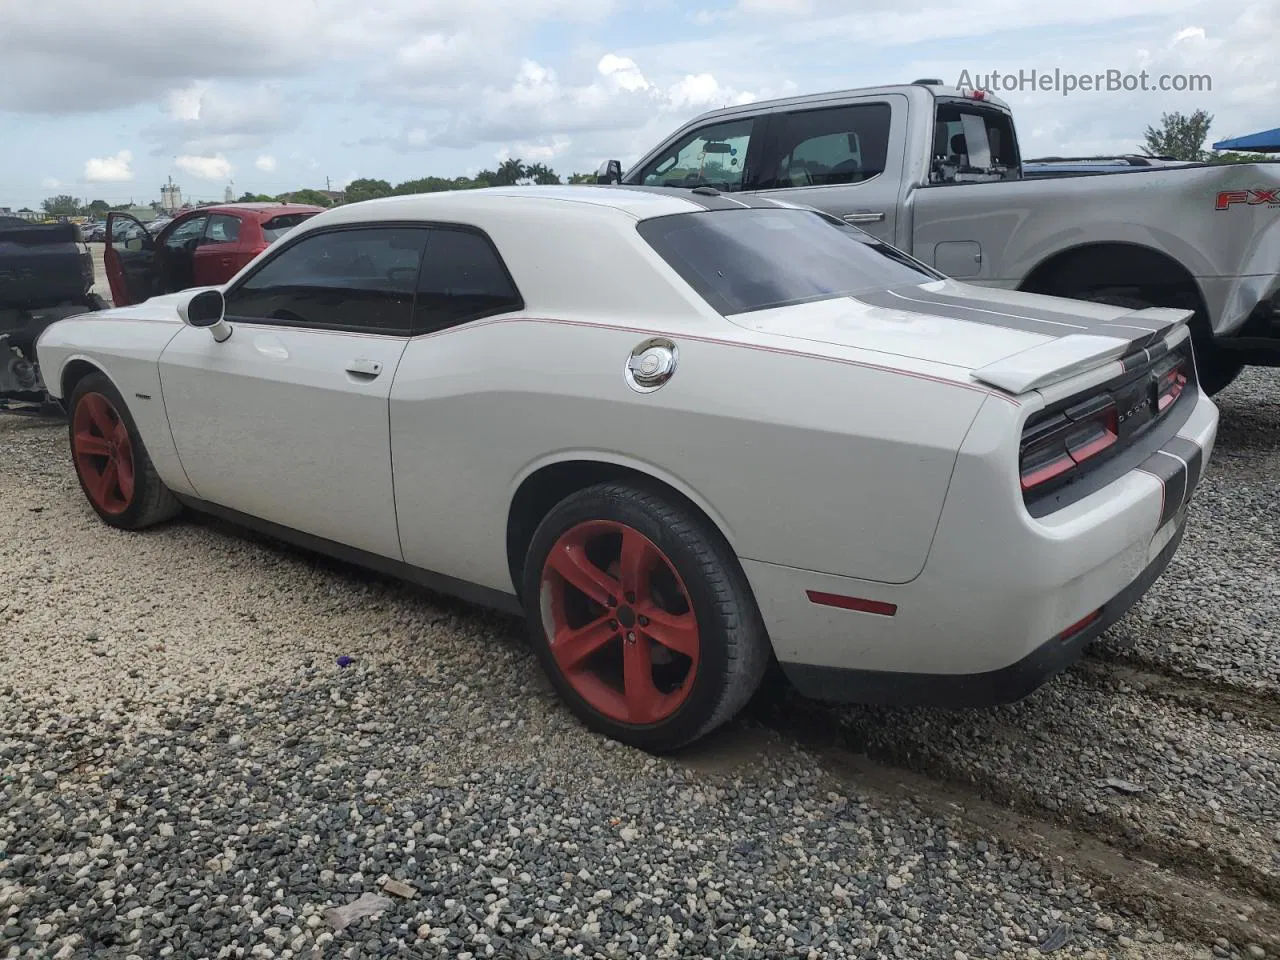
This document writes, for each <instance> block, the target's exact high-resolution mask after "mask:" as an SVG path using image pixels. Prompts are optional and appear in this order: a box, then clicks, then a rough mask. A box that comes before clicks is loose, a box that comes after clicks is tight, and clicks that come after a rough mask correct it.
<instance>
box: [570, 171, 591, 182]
mask: <svg viewBox="0 0 1280 960" xmlns="http://www.w3.org/2000/svg"><path fill="white" fill-rule="evenodd" d="M569 182H570V183H595V182H596V175H595V174H594V173H571V174H569Z"/></svg>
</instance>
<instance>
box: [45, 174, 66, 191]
mask: <svg viewBox="0 0 1280 960" xmlns="http://www.w3.org/2000/svg"><path fill="white" fill-rule="evenodd" d="M40 186H42V187H44V188H45V189H46V190H57V189H58V188H59V187H60V186H62V181H61V180H59V179H58V178H57V177H45V178H44V179H43V180H41V181H40Z"/></svg>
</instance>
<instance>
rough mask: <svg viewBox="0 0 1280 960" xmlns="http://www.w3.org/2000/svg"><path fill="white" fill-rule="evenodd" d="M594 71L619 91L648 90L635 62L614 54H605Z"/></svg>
mask: <svg viewBox="0 0 1280 960" xmlns="http://www.w3.org/2000/svg"><path fill="white" fill-rule="evenodd" d="M596 70H597V71H598V72H599V73H600V75H601V76H603V77H608V78H609V79H610V80H612V81H613V83H614V85H615V86H616V87H617V88H618V89H619V90H648V89H649V81H648V80H646V79H645V77H644V74H643V73H641V72H640V68H639V67H637V66H636V62H635V61H634V60H632V59H631V58H630V57H620V56H618V55H617V54H615V53H606V54H605V55H604V56H603V57H601V58H600V62H599V63H598V64H596Z"/></svg>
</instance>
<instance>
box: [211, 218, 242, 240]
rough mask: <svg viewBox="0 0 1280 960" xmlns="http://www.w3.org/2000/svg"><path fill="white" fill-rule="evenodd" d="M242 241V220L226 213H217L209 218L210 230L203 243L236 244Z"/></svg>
mask: <svg viewBox="0 0 1280 960" xmlns="http://www.w3.org/2000/svg"><path fill="white" fill-rule="evenodd" d="M239 239H240V218H239V217H233V216H231V215H230V214H226V213H215V214H214V215H213V216H212V217H210V218H209V229H208V230H206V231H205V232H204V239H203V241H202V242H203V243H235V242H236V241H237V240H239Z"/></svg>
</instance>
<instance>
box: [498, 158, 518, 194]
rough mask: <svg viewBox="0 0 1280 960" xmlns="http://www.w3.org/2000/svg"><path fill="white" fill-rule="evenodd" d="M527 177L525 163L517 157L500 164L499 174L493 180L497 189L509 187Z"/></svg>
mask: <svg viewBox="0 0 1280 960" xmlns="http://www.w3.org/2000/svg"><path fill="white" fill-rule="evenodd" d="M524 175H525V168H524V163H523V162H522V161H521V160H520V159H519V158H517V157H512V158H511V159H510V160H503V161H502V163H500V164H498V170H497V174H496V176H495V177H494V179H493V185H494V186H495V187H507V186H511V185H512V184H514V183H515V182H516V181H517V180H519V179H520V178H521V177H523V176H524Z"/></svg>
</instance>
